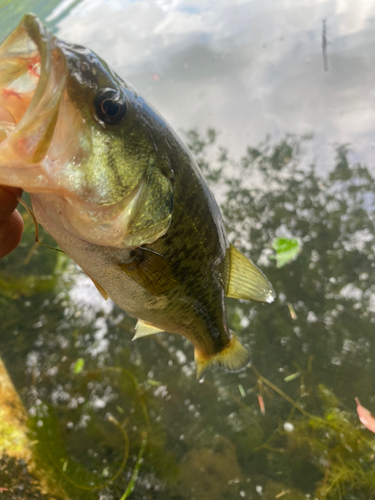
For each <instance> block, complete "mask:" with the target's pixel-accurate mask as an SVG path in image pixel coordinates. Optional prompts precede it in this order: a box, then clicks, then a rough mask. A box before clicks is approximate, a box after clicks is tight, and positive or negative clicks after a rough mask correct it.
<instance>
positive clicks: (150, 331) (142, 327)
mask: <svg viewBox="0 0 375 500" xmlns="http://www.w3.org/2000/svg"><path fill="white" fill-rule="evenodd" d="M163 331H164V330H160V328H157V327H156V326H154V325H151V324H150V323H146V322H145V321H141V320H140V319H139V320H138V322H137V324H136V325H135V335H134V337H133V338H132V340H136V339H140V338H141V337H147V336H148V335H154V334H155V333H159V332H163Z"/></svg>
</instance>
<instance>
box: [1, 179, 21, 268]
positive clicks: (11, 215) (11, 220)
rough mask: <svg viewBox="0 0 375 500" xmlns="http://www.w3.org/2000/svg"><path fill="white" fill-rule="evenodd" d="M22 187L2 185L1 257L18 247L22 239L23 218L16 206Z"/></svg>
mask: <svg viewBox="0 0 375 500" xmlns="http://www.w3.org/2000/svg"><path fill="white" fill-rule="evenodd" d="M21 195H22V189H19V188H14V187H9V186H0V259H1V258H2V257H4V256H5V255H7V254H8V253H10V252H11V251H12V250H14V249H15V248H16V246H17V245H18V243H19V242H20V241H21V238H22V232H23V219H22V217H21V215H20V214H19V212H17V210H16V207H17V204H18V200H17V198H16V197H17V196H19V197H21Z"/></svg>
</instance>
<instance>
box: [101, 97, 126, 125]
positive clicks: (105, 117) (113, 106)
mask: <svg viewBox="0 0 375 500" xmlns="http://www.w3.org/2000/svg"><path fill="white" fill-rule="evenodd" d="M94 107H95V113H96V116H97V118H98V119H99V120H100V121H102V122H104V123H107V124H108V125H116V124H117V123H120V122H121V121H122V120H123V119H124V118H125V116H126V111H127V105H126V99H125V97H124V95H123V94H122V93H121V92H120V91H119V90H115V89H111V88H104V89H100V90H99V91H98V94H97V96H96V97H95V101H94Z"/></svg>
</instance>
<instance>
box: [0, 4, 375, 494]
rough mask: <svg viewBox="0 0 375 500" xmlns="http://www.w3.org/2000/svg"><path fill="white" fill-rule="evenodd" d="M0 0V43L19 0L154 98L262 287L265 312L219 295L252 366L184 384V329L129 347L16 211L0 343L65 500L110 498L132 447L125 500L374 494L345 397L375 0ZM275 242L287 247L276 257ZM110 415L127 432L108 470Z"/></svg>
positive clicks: (366, 351)
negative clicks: (269, 299)
mask: <svg viewBox="0 0 375 500" xmlns="http://www.w3.org/2000/svg"><path fill="white" fill-rule="evenodd" d="M0 6H1V10H0V13H1V15H0V34H1V38H2V37H3V36H5V35H6V34H7V33H8V32H9V31H10V30H11V29H12V28H13V27H14V26H15V25H16V24H17V23H18V22H19V20H20V17H21V15H22V13H23V12H26V11H30V10H32V11H34V12H35V13H36V14H38V15H39V16H40V17H41V18H42V19H44V20H45V21H46V23H47V25H48V26H49V27H50V28H51V29H52V30H53V31H54V33H56V34H57V35H58V36H60V37H61V38H63V39H65V40H67V41H70V42H74V43H81V44H83V45H87V46H89V47H90V48H92V49H93V50H95V51H96V52H97V53H98V54H99V55H100V56H101V57H103V58H104V59H105V60H107V61H108V62H109V63H110V64H111V65H112V66H113V67H114V68H115V69H116V71H118V72H119V73H120V74H121V75H122V76H123V77H124V78H126V79H128V80H129V81H130V82H131V83H132V84H133V85H135V86H136V87H137V88H138V90H139V91H140V92H141V93H142V94H143V95H144V96H145V97H146V98H147V99H148V100H149V101H151V102H152V104H153V105H154V106H155V107H156V108H157V109H158V110H159V111H160V112H161V113H162V114H163V115H164V116H165V117H166V119H167V120H168V121H169V122H170V123H171V124H172V126H173V127H174V128H175V129H176V130H178V131H179V132H180V133H181V135H182V136H183V137H184V138H185V140H186V141H187V142H188V143H189V145H190V146H191V148H192V150H193V152H194V153H195V154H196V157H197V159H198V162H199V164H200V165H201V167H202V170H203V171H204V173H205V174H206V176H207V179H208V183H209V185H210V187H211V188H212V190H213V191H214V193H216V194H217V195H218V197H219V199H220V202H221V207H222V210H223V214H224V219H225V223H226V226H227V230H228V234H229V236H230V239H231V241H232V242H234V243H235V244H236V245H237V246H238V247H239V248H241V249H242V250H243V251H245V252H247V254H248V255H249V256H251V258H252V259H253V260H254V261H255V262H256V263H257V264H258V265H259V266H260V267H261V268H262V269H263V270H264V271H265V273H266V274H267V276H268V278H269V279H270V281H271V282H272V283H273V285H274V287H275V290H276V293H277V300H276V302H275V303H274V304H273V305H271V306H263V305H259V304H249V303H246V302H242V301H235V300H228V318H229V324H230V325H231V327H232V328H233V330H234V331H235V332H236V333H237V334H238V335H239V336H240V337H241V339H242V341H243V342H244V344H245V345H246V346H247V347H249V348H250V350H251V351H252V358H253V368H248V369H247V370H246V371H244V372H241V373H239V374H228V373H224V372H220V371H213V372H210V373H209V374H208V376H207V377H206V380H205V381H204V383H203V384H198V383H197V382H196V380H195V373H194V364H193V352H192V348H191V345H190V344H189V343H188V342H185V341H184V340H183V339H182V338H180V337H178V336H173V335H167V334H165V335H160V336H158V337H157V338H153V339H150V338H147V339H142V340H139V341H138V342H134V343H132V342H131V337H132V335H133V332H134V323H135V322H134V321H133V320H132V319H130V318H128V317H126V315H125V314H124V313H123V312H122V311H121V310H120V309H119V308H117V307H116V306H114V305H113V304H112V303H110V302H109V303H108V302H104V301H103V300H102V298H101V296H100V295H99V294H98V292H97V291H96V289H95V288H94V287H93V286H92V284H91V283H90V280H89V279H88V278H86V277H85V276H84V275H83V274H82V273H81V272H80V270H79V269H78V268H77V267H76V266H75V265H74V264H72V263H71V262H70V261H69V259H68V258H66V257H65V256H64V255H62V254H60V253H57V252H53V251H51V250H48V249H46V248H41V247H38V248H35V247H33V224H32V221H31V220H30V218H29V217H28V216H27V214H25V215H24V217H25V224H26V231H25V236H24V239H23V241H22V243H21V245H20V247H19V248H18V249H17V250H16V251H15V252H13V253H12V254H11V255H10V256H9V257H7V258H5V259H3V260H2V261H1V262H0V324H1V325H2V327H1V332H0V351H1V354H2V358H3V361H4V363H5V364H6V366H7V368H8V370H9V373H10V375H11V377H12V380H13V382H14V384H15V386H16V388H17V390H18V392H19V394H20V396H21V398H22V401H23V403H24V405H25V406H26V408H27V410H28V411H29V414H30V417H31V419H32V422H34V432H35V436H36V437H35V439H36V440H38V442H39V443H40V445H39V446H38V450H37V451H38V453H39V455H40V459H41V461H42V462H43V463H44V466H46V465H45V464H47V465H48V464H49V467H50V469H49V470H50V473H51V474H55V475H56V476H57V477H58V479H59V481H60V482H61V484H62V485H63V487H64V488H65V490H66V491H67V492H68V495H69V498H71V499H80V500H82V499H83V500H84V499H86V498H87V499H102V500H119V499H120V498H121V496H122V495H123V493H124V491H125V490H126V488H127V485H128V483H129V480H130V477H131V474H132V471H133V468H134V465H135V462H136V460H137V457H138V456H139V451H140V449H141V447H142V443H143V442H146V448H145V452H144V457H143V462H142V464H141V467H140V471H139V477H138V480H137V483H136V486H135V489H134V491H133V493H132V497H131V498H134V499H136V498H138V499H153V500H154V499H156V500H157V499H159V498H160V499H163V500H167V499H173V500H182V499H189V500H193V499H197V500H201V499H202V498H204V499H205V500H206V499H208V500H211V499H212V500H226V499H230V500H233V499H237V498H248V499H254V500H255V499H260V498H264V499H266V500H271V499H277V498H282V499H284V500H300V499H305V498H311V499H313V498H319V499H323V498H327V499H346V500H349V499H350V500H362V499H363V500H368V499H371V498H375V494H374V493H373V492H374V491H375V473H374V463H373V456H374V451H375V439H373V437H372V434H371V433H370V432H369V431H367V430H366V429H363V428H362V427H361V425H360V423H359V421H358V417H357V414H356V411H355V402H354V398H355V397H359V398H360V400H361V402H362V404H363V405H365V406H366V407H368V408H370V409H372V410H373V411H374V412H375V387H374V380H375V368H374V359H375V342H374V339H375V316H374V313H375V285H374V282H375V279H374V278H375V244H374V234H375V229H374V222H375V220H374V219H375V218H374V209H375V194H374V193H375V182H374V178H373V176H374V173H375V172H374V163H373V154H374V140H373V135H374V131H375V130H374V129H375V127H374V123H375V116H374V113H375V111H374V110H375V106H374V104H375V103H374V100H375V94H374V91H373V81H374V67H375V65H374V55H373V54H374V50H373V47H374V43H375V39H374V38H375V35H374V33H375V31H374V17H373V14H372V13H373V12H374V7H375V4H374V3H373V2H368V3H367V2H366V3H365V2H363V3H361V4H359V5H355V4H354V3H349V2H348V3H346V2H335V1H327V2H312V1H311V2H310V1H306V2H303V3H298V4H296V3H294V2H287V1H278V2H276V1H274V2H265V1H257V0H254V1H246V2H240V1H238V2H232V1H231V2H229V1H218V2H210V1H203V2H202V1H200V2H194V1H192V2H189V3H188V2H185V1H165V0H163V1H161V0H160V1H155V2H147V1H143V0H140V1H133V2H126V1H115V0H113V1H112V0H111V1H104V0H95V1H93V0H90V1H81V2H77V1H65V2H57V1H55V2H53V1H49V2H35V1H33V0H29V1H24V2H12V3H9V2H0ZM207 129H210V131H209V132H207ZM277 237H287V238H296V239H298V241H299V243H300V246H301V251H300V253H299V254H298V255H297V257H296V258H295V260H293V261H292V262H289V263H288V264H286V265H285V266H284V267H281V268H277V267H276V262H275V260H274V256H275V252H274V250H273V249H272V242H273V241H274V239H275V238H277ZM44 242H45V243H49V244H53V242H52V241H51V240H49V239H48V236H47V235H44ZM109 414H111V415H113V417H114V418H115V419H116V421H117V422H119V423H120V425H121V426H122V428H123V429H125V430H126V432H127V434H128V438H129V443H130V451H129V459H128V461H127V464H126V467H125V468H124V470H122V465H121V464H122V461H123V458H124V450H125V448H126V438H125V437H124V435H123V433H122V431H121V430H120V429H119V427H118V426H116V425H114V424H113V423H111V422H109V421H108V415H109ZM47 449H48V450H50V451H49V452H48V453H47V452H46V450H47ZM118 470H120V474H119V477H118V478H117V479H116V480H115V481H113V482H110V483H109V484H107V483H108V480H109V479H110V478H112V477H113V476H114V475H115V474H116V472H117V471H118ZM6 481H8V478H7V477H6V476H5V477H4V479H3V483H4V485H5V487H6V486H7V484H8V483H6ZM13 488H15V486H13ZM14 491H16V490H14Z"/></svg>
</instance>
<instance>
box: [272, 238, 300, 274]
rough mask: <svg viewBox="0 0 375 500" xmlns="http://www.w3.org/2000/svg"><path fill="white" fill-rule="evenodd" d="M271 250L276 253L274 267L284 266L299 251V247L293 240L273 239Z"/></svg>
mask: <svg viewBox="0 0 375 500" xmlns="http://www.w3.org/2000/svg"><path fill="white" fill-rule="evenodd" d="M272 248H273V249H274V250H275V251H276V266H277V267H282V266H285V264H287V263H288V262H290V261H291V260H293V259H294V258H295V257H296V255H297V254H298V253H299V252H300V251H301V245H300V244H299V242H298V240H296V239H294V238H291V239H289V238H275V239H274V240H273V242H272Z"/></svg>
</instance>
